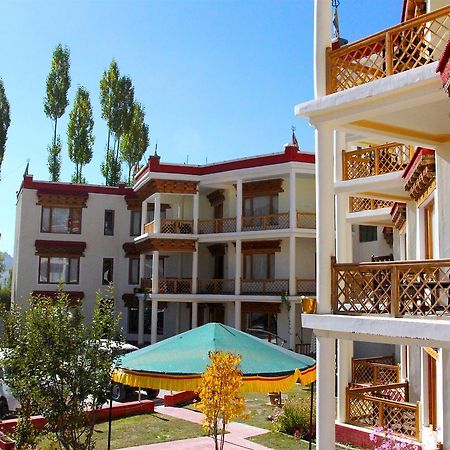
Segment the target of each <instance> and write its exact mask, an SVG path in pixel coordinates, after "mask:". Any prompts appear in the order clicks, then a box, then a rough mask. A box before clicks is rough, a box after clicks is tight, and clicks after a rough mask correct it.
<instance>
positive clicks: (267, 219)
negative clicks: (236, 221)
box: [242, 212, 289, 231]
mask: <svg viewBox="0 0 450 450" xmlns="http://www.w3.org/2000/svg"><path fill="white" fill-rule="evenodd" d="M286 228H289V213H287V212H286V213H276V214H267V215H265V216H242V231H259V230H283V229H286Z"/></svg>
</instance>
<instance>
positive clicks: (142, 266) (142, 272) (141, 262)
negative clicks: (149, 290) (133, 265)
mask: <svg viewBox="0 0 450 450" xmlns="http://www.w3.org/2000/svg"><path fill="white" fill-rule="evenodd" d="M139 280H140V283H141V288H142V287H143V286H142V282H143V281H144V280H145V253H141V254H140V255H139Z"/></svg>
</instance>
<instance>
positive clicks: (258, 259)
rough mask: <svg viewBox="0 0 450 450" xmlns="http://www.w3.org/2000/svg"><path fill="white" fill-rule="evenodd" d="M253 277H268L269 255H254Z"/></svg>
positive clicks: (257, 278) (258, 278)
mask: <svg viewBox="0 0 450 450" xmlns="http://www.w3.org/2000/svg"><path fill="white" fill-rule="evenodd" d="M253 279H254V280H265V279H267V255H266V254H263V255H253Z"/></svg>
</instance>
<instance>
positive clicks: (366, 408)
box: [347, 393, 379, 427]
mask: <svg viewBox="0 0 450 450" xmlns="http://www.w3.org/2000/svg"><path fill="white" fill-rule="evenodd" d="M349 395H350V398H349V401H348V411H347V416H348V421H349V423H351V424H353V425H359V426H362V427H375V426H377V423H378V416H379V404H378V402H374V401H372V400H368V399H366V398H365V396H364V395H352V394H351V393H350V394H349Z"/></svg>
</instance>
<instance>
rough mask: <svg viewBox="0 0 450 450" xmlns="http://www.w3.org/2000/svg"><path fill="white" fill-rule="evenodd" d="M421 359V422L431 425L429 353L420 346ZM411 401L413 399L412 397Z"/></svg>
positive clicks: (424, 424)
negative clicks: (429, 411)
mask: <svg viewBox="0 0 450 450" xmlns="http://www.w3.org/2000/svg"><path fill="white" fill-rule="evenodd" d="M420 359H421V374H422V376H421V377H420V380H421V386H420V404H421V406H422V409H421V410H420V414H421V416H422V417H421V418H420V423H421V424H422V426H425V427H427V426H429V425H430V417H429V414H428V383H429V381H428V353H427V352H426V351H425V350H424V349H423V348H422V347H420ZM410 401H411V399H410Z"/></svg>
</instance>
